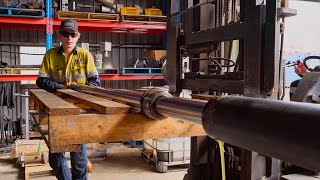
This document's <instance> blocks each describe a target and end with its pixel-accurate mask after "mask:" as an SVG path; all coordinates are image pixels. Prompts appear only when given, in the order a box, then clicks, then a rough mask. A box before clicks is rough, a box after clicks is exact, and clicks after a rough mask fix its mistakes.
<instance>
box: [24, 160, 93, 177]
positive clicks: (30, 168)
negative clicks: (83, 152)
mask: <svg viewBox="0 0 320 180" xmlns="http://www.w3.org/2000/svg"><path fill="white" fill-rule="evenodd" d="M68 166H69V168H71V163H70V161H68ZM91 172H92V164H91V162H90V161H89V160H88V173H91ZM49 173H50V174H52V168H51V167H50V165H49V164H48V163H47V164H41V163H38V164H26V165H25V167H24V179H25V180H28V179H29V178H30V176H32V175H38V176H39V175H43V174H49Z"/></svg>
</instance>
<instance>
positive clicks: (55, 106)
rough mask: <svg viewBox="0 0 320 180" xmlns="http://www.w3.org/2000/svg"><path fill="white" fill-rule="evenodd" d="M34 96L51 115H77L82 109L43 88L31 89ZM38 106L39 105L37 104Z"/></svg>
mask: <svg viewBox="0 0 320 180" xmlns="http://www.w3.org/2000/svg"><path fill="white" fill-rule="evenodd" d="M30 92H31V94H32V96H33V97H34V98H35V99H36V100H38V101H39V102H40V110H41V109H42V107H41V105H42V106H43V108H44V111H45V112H47V113H48V114H49V115H50V116H65V115H77V114H80V109H79V108H78V107H76V106H74V105H73V104H70V103H68V102H66V101H64V100H63V99H61V98H59V97H57V96H55V95H53V94H51V93H49V92H47V91H45V90H42V89H31V90H30ZM35 108H37V105H35Z"/></svg>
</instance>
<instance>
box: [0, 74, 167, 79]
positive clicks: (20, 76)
mask: <svg viewBox="0 0 320 180" xmlns="http://www.w3.org/2000/svg"><path fill="white" fill-rule="evenodd" d="M99 76H100V79H101V80H109V81H113V80H120V81H121V80H148V79H164V78H163V76H161V75H146V76H137V75H120V74H116V75H112V74H100V75H99ZM37 78H38V75H34V74H0V81H32V80H36V79H37Z"/></svg>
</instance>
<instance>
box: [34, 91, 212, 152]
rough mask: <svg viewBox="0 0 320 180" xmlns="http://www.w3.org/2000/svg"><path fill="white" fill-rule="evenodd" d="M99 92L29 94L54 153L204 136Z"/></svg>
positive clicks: (179, 122) (189, 126)
mask: <svg viewBox="0 0 320 180" xmlns="http://www.w3.org/2000/svg"><path fill="white" fill-rule="evenodd" d="M101 91H107V89H103V88H101V89H99V92H97V91H86V90H82V91H81V92H77V91H73V90H70V89H63V90H58V91H57V93H56V94H51V93H49V92H46V91H45V90H42V89H31V90H30V103H33V105H32V106H30V107H34V109H35V110H36V111H38V113H32V116H33V117H34V119H35V123H36V124H37V126H38V128H39V131H40V133H41V134H42V136H43V137H44V138H45V142H46V144H47V146H48V147H49V149H50V151H51V152H52V153H55V152H76V151H79V150H80V144H87V143H96V142H123V141H129V140H141V139H155V138H162V137H190V136H203V135H205V134H206V133H205V131H204V129H203V127H202V125H199V124H193V123H191V122H188V121H183V120H180V119H175V118H170V117H168V118H166V119H163V120H161V121H152V120H150V119H148V118H146V117H145V116H144V115H143V114H141V113H137V112H136V111H135V112H132V109H133V108H132V107H131V106H129V105H126V104H122V103H120V102H115V101H112V97H111V96H108V95H107V94H101Z"/></svg>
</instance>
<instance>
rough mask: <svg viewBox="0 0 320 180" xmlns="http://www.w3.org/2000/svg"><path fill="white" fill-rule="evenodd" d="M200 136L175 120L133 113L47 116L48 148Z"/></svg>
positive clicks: (198, 128) (198, 129) (199, 129)
mask: <svg viewBox="0 0 320 180" xmlns="http://www.w3.org/2000/svg"><path fill="white" fill-rule="evenodd" d="M203 135H206V133H205V131H204V129H203V127H202V126H201V125H198V124H193V123H191V122H188V121H183V120H180V119H175V118H166V119H164V120H150V119H147V118H146V117H145V116H143V115H142V114H134V113H130V114H110V115H109V114H108V115H103V114H81V115H78V116H62V117H57V116H56V117H55V116H49V137H50V144H51V145H56V146H58V145H66V144H85V143H93V142H119V141H129V140H143V139H154V138H173V137H189V136H203Z"/></svg>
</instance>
